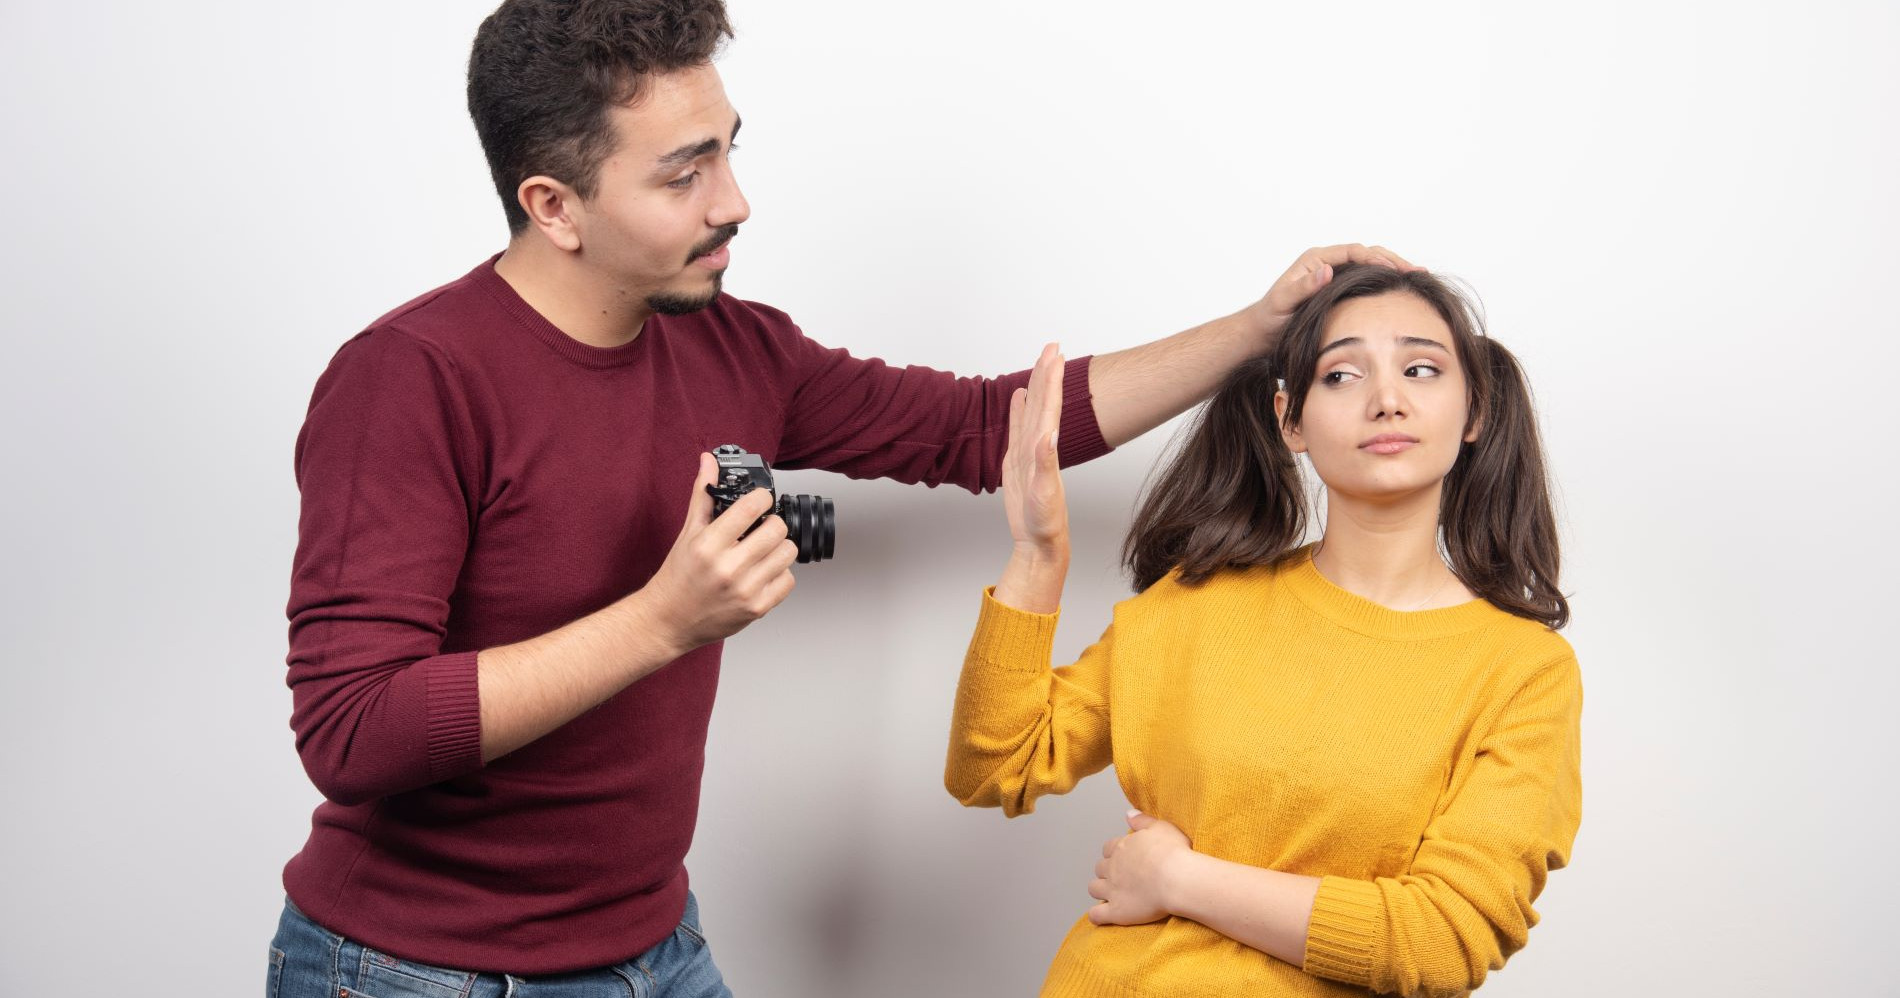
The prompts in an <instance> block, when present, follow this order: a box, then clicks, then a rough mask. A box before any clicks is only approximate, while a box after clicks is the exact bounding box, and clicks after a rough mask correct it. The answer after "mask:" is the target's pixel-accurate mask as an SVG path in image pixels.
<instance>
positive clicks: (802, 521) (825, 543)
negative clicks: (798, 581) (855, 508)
mask: <svg viewBox="0 0 1900 998" xmlns="http://www.w3.org/2000/svg"><path fill="white" fill-rule="evenodd" d="M712 453H713V457H714V458H715V459H716V460H718V462H719V480H718V481H716V482H714V483H713V484H711V485H708V486H706V491H707V493H709V494H710V495H711V496H712V499H713V515H714V516H718V515H719V514H721V513H724V512H725V511H726V508H727V507H729V506H731V505H732V504H733V503H735V502H738V501H739V497H740V496H742V495H745V494H746V493H747V492H750V491H752V490H753V489H764V490H765V491H767V492H770V493H771V494H772V495H773V496H775V497H777V499H778V502H777V503H775V504H774V505H773V507H772V513H768V514H766V515H767V516H770V515H772V514H773V513H776V514H777V515H778V517H779V519H781V520H784V521H785V534H786V536H787V537H789V538H791V541H792V543H793V544H796V545H798V563H799V564H801V565H804V564H808V563H810V562H814V561H824V560H826V559H828V558H830V557H831V546H832V541H833V540H834V538H835V535H836V530H837V525H836V522H835V521H834V520H833V514H832V510H831V500H829V499H826V498H823V497H822V496H781V495H779V494H778V493H777V492H776V491H773V489H772V469H771V468H770V467H768V466H767V465H766V463H765V459H764V458H762V457H760V456H758V455H757V454H752V453H749V452H747V451H746V449H745V448H744V447H741V446H739V445H738V444H724V445H722V446H720V447H718V448H717V449H715V450H714V451H713V452H712ZM759 519H760V521H761V522H763V521H764V519H765V517H760V518H759ZM757 526H758V524H757V523H755V524H753V525H752V527H748V528H746V533H751V532H752V530H753V528H755V527H757Z"/></svg>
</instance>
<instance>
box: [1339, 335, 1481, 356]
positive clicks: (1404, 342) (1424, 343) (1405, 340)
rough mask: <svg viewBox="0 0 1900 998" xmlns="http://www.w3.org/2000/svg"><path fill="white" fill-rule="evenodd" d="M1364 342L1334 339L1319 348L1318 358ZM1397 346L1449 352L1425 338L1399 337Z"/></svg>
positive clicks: (1447, 348)
mask: <svg viewBox="0 0 1900 998" xmlns="http://www.w3.org/2000/svg"><path fill="white" fill-rule="evenodd" d="M1364 342H1365V340H1362V339H1360V338H1359V337H1357V336H1342V337H1340V338H1339V339H1336V340H1334V341H1332V342H1331V343H1328V344H1326V345H1325V346H1323V347H1321V348H1320V351H1319V356H1321V357H1324V356H1326V354H1327V353H1328V352H1330V351H1332V350H1336V349H1338V348H1340V347H1356V346H1358V345H1360V344H1362V343H1364ZM1399 345H1400V346H1403V347H1432V348H1434V349H1438V350H1443V351H1445V352H1446V353H1450V352H1451V348H1450V347H1448V346H1446V345H1444V344H1443V343H1440V342H1438V341H1437V340H1434V339H1427V338H1426V337H1423V336H1401V337H1399Z"/></svg>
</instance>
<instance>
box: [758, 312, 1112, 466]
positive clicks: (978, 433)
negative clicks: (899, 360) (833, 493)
mask: <svg viewBox="0 0 1900 998" xmlns="http://www.w3.org/2000/svg"><path fill="white" fill-rule="evenodd" d="M787 327H788V332H787V333H785V334H784V335H789V336H791V337H793V339H792V340H791V342H790V350H791V352H792V353H793V355H794V356H795V358H796V370H797V372H798V373H797V375H796V387H795V389H794V391H793V393H792V397H791V399H790V401H789V403H788V404H787V405H786V415H785V432H784V434H783V436H782V437H781V438H780V443H779V453H778V459H777V460H776V461H775V462H774V463H775V464H777V465H779V466H782V467H786V468H824V469H827V470H830V471H837V472H841V473H843V474H845V475H848V476H850V477H852V478H892V479H896V480H898V481H900V482H905V483H908V484H916V483H918V482H924V483H927V484H929V485H933V486H934V485H942V484H945V483H948V484H953V485H959V486H962V487H963V488H966V489H969V490H970V491H972V492H991V491H994V490H995V489H997V488H998V487H999V486H1001V484H1002V461H1003V451H1004V450H1005V449H1006V447H1007V445H1008V443H1009V398H1010V395H1011V393H1013V392H1014V391H1015V390H1016V389H1017V388H1020V387H1025V386H1027V385H1028V384H1029V372H1028V371H1018V372H1016V373H1014V374H1006V375H1003V376H1002V377H998V378H981V377H965V378H959V377H956V376H955V375H952V374H948V373H946V372H943V371H936V370H932V369H930V368H928V367H891V366H890V365H888V364H886V363H884V362H883V361H881V360H877V359H875V358H872V359H869V360H860V359H858V358H856V357H853V356H851V355H850V354H849V353H847V352H845V351H844V350H839V349H827V348H825V347H822V346H819V345H818V344H817V343H814V342H812V341H811V340H810V339H808V338H806V337H805V335H804V334H803V333H801V332H798V330H797V327H795V326H790V324H789V321H788V322H787ZM1062 396H1063V398H1062V427H1061V429H1060V430H1059V431H1058V433H1059V437H1058V439H1059V440H1060V449H1061V460H1062V464H1063V466H1064V467H1067V466H1069V465H1072V464H1079V463H1081V462H1083V461H1091V460H1094V459H1095V458H1098V457H1100V456H1102V455H1103V454H1106V453H1108V451H1109V446H1108V444H1107V442H1105V441H1104V440H1103V439H1102V430H1101V427H1100V426H1098V425H1097V424H1096V422H1095V407H1094V403H1093V401H1092V399H1091V396H1090V394H1089V358H1087V357H1081V358H1077V359H1075V360H1071V361H1069V362H1068V365H1067V366H1066V367H1065V368H1064V369H1063V380H1062Z"/></svg>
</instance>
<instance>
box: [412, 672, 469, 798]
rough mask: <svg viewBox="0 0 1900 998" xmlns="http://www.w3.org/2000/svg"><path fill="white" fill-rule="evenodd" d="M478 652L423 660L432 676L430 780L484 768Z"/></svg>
mask: <svg viewBox="0 0 1900 998" xmlns="http://www.w3.org/2000/svg"><path fill="white" fill-rule="evenodd" d="M475 654H476V653H475V652H472V651H467V652H457V653H455V654H452V655H441V656H438V657H436V658H434V659H432V660H430V661H428V662H425V663H423V664H422V668H423V669H425V670H427V672H426V673H425V674H426V675H427V676H428V680H429V682H428V689H429V703H428V710H429V723H428V731H429V778H430V779H431V780H446V779H448V778H450V777H453V776H460V775H462V774H463V773H468V772H473V771H474V770H477V769H480V768H481V765H482V700H481V686H480V683H479V682H478V679H477V676H478V673H477V672H476V669H475Z"/></svg>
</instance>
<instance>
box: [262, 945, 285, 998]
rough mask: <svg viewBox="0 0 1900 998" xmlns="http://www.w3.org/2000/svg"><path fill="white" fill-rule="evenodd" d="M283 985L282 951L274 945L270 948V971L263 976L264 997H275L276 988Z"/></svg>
mask: <svg viewBox="0 0 1900 998" xmlns="http://www.w3.org/2000/svg"><path fill="white" fill-rule="evenodd" d="M283 986H284V951H283V950H280V949H278V948H277V947H275V946H272V947H271V948H270V972H269V973H268V974H267V975H265V977H264V998H277V990H278V989H279V988H281V987H283Z"/></svg>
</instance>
